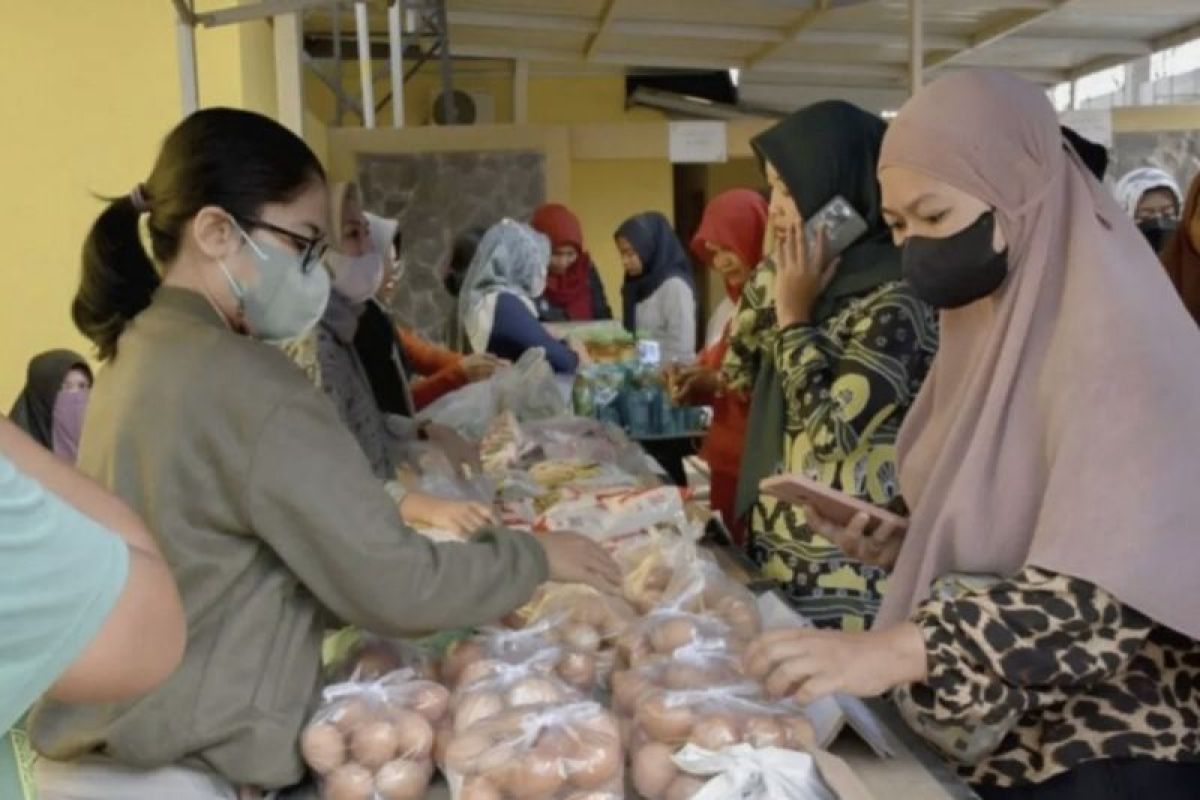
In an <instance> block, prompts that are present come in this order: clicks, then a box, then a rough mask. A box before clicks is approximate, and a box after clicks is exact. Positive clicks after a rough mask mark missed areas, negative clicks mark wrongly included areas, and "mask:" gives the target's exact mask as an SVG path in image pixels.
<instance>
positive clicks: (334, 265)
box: [325, 250, 383, 303]
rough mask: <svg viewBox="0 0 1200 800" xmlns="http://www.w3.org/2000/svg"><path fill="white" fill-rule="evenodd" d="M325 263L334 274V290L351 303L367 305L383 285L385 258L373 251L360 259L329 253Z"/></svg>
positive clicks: (364, 254)
mask: <svg viewBox="0 0 1200 800" xmlns="http://www.w3.org/2000/svg"><path fill="white" fill-rule="evenodd" d="M325 263H327V264H328V265H329V269H330V271H331V272H333V276H334V277H333V288H334V289H336V290H337V293H338V294H340V295H341V296H342V297H344V298H346V299H347V300H349V301H350V302H351V303H365V302H367V300H370V299H371V298H372V297H374V296H375V293H376V292H378V291H379V287H380V286H381V285H383V258H382V257H381V256H380V255H379V253H377V252H375V251H374V250H372V251H371V252H369V253H363V254H362V255H361V256H358V257H351V256H347V255H343V254H341V253H336V252H334V251H332V250H331V251H329V253H328V254H326V256H325Z"/></svg>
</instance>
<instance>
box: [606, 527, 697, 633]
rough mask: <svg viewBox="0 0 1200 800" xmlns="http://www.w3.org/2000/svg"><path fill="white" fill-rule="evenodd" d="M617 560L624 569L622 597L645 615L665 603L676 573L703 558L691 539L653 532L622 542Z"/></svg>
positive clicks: (615, 553) (616, 556)
mask: <svg viewBox="0 0 1200 800" xmlns="http://www.w3.org/2000/svg"><path fill="white" fill-rule="evenodd" d="M613 558H615V559H616V561H617V565H618V566H619V567H620V568H621V574H622V576H623V578H622V589H621V591H622V594H623V595H624V596H625V599H626V600H628V601H629V603H630V604H631V605H632V606H633V607H634V608H635V609H637V610H638V611H639V612H641V613H643V614H645V613H647V612H649V611H650V610H651V609H653V608H654V607H655V606H657V605H659V604H660V603H662V601H663V597H664V596H665V594H666V591H667V587H668V586H670V585H671V580H672V579H673V578H674V577H675V572H676V571H677V570H679V569H682V568H686V567H687V566H688V565H689V564H691V562H693V561H695V560H696V559H698V558H701V555H700V552H699V550H698V549H697V547H696V544H695V542H694V541H692V540H691V539H690V538H689V537H685V536H679V535H676V534H666V533H662V532H660V531H651V532H650V533H648V534H647V535H646V536H643V537H636V538H629V539H626V540H624V541H622V542H621V543H620V544H619V545H618V546H617V549H616V551H615V552H614V553H613Z"/></svg>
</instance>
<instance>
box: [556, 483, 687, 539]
mask: <svg viewBox="0 0 1200 800" xmlns="http://www.w3.org/2000/svg"><path fill="white" fill-rule="evenodd" d="M664 524H669V525H675V526H678V527H680V528H684V527H687V525H688V518H687V513H686V512H685V511H684V505H683V494H682V492H681V491H680V490H679V488H678V487H676V486H661V487H658V488H654V489H614V490H601V491H596V492H589V493H587V494H583V495H581V496H579V497H577V498H574V499H569V500H564V501H563V502H561V503H559V504H558V505H556V506H554V507H553V508H551V509H550V510H549V511H547V512H546V513H545V514H543V515H542V516H541V517H540V518H539V519H538V522H537V525H536V526H535V527H536V528H537V529H538V530H551V531H557V530H567V531H578V532H579V533H582V534H584V535H585V536H588V537H590V538H592V539H594V540H596V541H599V542H605V541H611V540H613V539H618V538H620V537H622V536H628V535H631V534H635V533H639V532H643V531H647V530H649V529H651V528H654V527H655V526H657V525H664Z"/></svg>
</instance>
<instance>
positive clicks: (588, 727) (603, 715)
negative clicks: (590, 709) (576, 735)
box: [578, 711, 621, 742]
mask: <svg viewBox="0 0 1200 800" xmlns="http://www.w3.org/2000/svg"><path fill="white" fill-rule="evenodd" d="M578 726H579V728H580V729H581V730H583V731H585V732H588V731H590V732H591V733H594V734H595V735H596V736H597V737H598V740H600V741H603V740H608V741H614V742H615V741H616V740H617V739H619V738H620V736H621V729H620V727H619V726H618V725H617V718H616V717H615V716H613V714H612V712H610V711H601V712H600V713H598V714H595V715H593V716H590V717H584V718H583V719H581V720H580V721H579V723H578Z"/></svg>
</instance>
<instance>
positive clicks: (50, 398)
mask: <svg viewBox="0 0 1200 800" xmlns="http://www.w3.org/2000/svg"><path fill="white" fill-rule="evenodd" d="M73 369H80V370H83V371H84V372H86V373H87V376H88V380H89V381H91V380H92V368H91V367H89V366H88V363H87V360H86V359H85V358H84V357H83V356H81V355H79V354H78V353H73V352H71V351H70V350H51V351H49V352H46V353H42V354H41V355H39V356H35V357H34V359H33V360H32V361H30V362H29V368H28V370H27V371H26V373H25V388H24V389H22V390H21V393H20V394H19V395H17V401H16V402H15V403H13V407H12V411H10V412H8V418H9V419H10V420H12V421H13V422H14V423H15V424H16V425H17V426H19V427H20V428H21V429H22V430H24V431H25V432H26V433H28V434H29V435H30V436H32V437H33V438H34V439H36V440H37V441H39V442H41V444H42V446H43V447H45V448H47V449H50V448H53V446H54V443H53V438H52V431H53V422H54V401H55V400H57V399H58V393H59V392H60V391H62V384H63V380H64V379H65V378H66V377H67V373H68V372H70V371H71V370H73Z"/></svg>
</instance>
